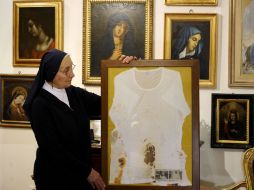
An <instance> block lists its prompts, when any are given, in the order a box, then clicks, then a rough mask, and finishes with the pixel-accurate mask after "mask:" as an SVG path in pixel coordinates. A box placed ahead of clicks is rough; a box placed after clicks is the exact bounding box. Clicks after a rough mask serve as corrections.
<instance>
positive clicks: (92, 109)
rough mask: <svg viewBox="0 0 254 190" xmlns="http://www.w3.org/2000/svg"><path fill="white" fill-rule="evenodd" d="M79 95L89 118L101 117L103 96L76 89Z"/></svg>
mask: <svg viewBox="0 0 254 190" xmlns="http://www.w3.org/2000/svg"><path fill="white" fill-rule="evenodd" d="M76 90H77V93H78V95H79V97H80V99H81V102H82V103H83V105H84V107H85V108H86V111H87V114H88V115H89V116H100V115H101V96H99V95H97V94H94V93H91V92H88V91H87V90H85V89H82V88H79V87H76Z"/></svg>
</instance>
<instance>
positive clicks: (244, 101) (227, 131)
mask: <svg viewBox="0 0 254 190" xmlns="http://www.w3.org/2000/svg"><path fill="white" fill-rule="evenodd" d="M253 100H254V96H253V95H251V94H221V93H214V94H212V125H211V147H212V148H235V149H236V148H239V149H248V148H251V147H253V142H254V138H253V134H254V130H253V119H252V115H253V109H252V105H253Z"/></svg>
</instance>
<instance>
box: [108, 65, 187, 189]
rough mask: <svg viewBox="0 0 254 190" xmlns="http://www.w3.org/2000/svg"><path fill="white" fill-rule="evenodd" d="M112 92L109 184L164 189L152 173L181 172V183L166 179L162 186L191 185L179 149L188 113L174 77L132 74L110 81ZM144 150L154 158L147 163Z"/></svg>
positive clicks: (132, 71) (144, 72) (169, 73)
mask: <svg viewBox="0 0 254 190" xmlns="http://www.w3.org/2000/svg"><path fill="white" fill-rule="evenodd" d="M114 87H115V91H114V93H115V94H114V98H113V104H112V107H111V108H110V111H109V115H110V118H111V120H112V121H113V123H114V125H115V129H114V130H113V131H112V134H111V162H110V183H113V184H114V183H119V181H118V182H116V178H119V177H120V183H121V184H137V183H157V184H163V183H161V182H158V181H157V180H156V179H155V176H156V171H158V172H160V171H162V170H163V171H164V170H167V171H171V173H172V171H178V172H180V173H181V174H180V176H181V179H179V178H177V180H176V179H171V178H170V176H168V181H167V182H166V183H178V185H190V181H189V180H188V178H187V176H186V171H185V162H186V159H185V153H184V152H183V150H182V145H181V142H182V125H183V122H184V119H185V117H186V116H187V115H188V114H189V113H190V110H189V107H188V105H187V103H186V101H185V97H184V94H183V88H182V80H181V77H180V74H179V72H177V71H173V70H169V69H165V68H163V67H159V68H156V69H152V70H139V69H137V68H132V69H129V70H127V71H124V72H122V73H120V74H118V75H117V76H116V77H115V79H114ZM147 147H150V148H147ZM149 150H150V153H151V154H152V155H153V156H151V154H150V157H149V156H148V157H147V155H146V153H147V152H149ZM119 158H124V160H125V163H124V166H121V167H120V166H119ZM146 158H148V161H147V159H146ZM149 158H150V161H149ZM145 160H146V161H145Z"/></svg>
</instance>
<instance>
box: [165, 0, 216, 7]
mask: <svg viewBox="0 0 254 190" xmlns="http://www.w3.org/2000/svg"><path fill="white" fill-rule="evenodd" d="M165 4H166V5H183V6H195V5H198V6H216V5H217V4H218V0H165Z"/></svg>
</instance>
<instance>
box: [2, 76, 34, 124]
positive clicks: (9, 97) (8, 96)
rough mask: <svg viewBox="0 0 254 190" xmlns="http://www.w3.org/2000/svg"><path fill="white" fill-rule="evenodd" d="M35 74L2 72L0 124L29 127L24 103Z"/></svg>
mask: <svg viewBox="0 0 254 190" xmlns="http://www.w3.org/2000/svg"><path fill="white" fill-rule="evenodd" d="M34 78H35V76H34V75H23V74H17V75H8V74H0V89H1V93H0V100H1V103H0V109H1V111H0V126H4V127H29V126H30V122H29V120H28V117H27V115H26V113H25V110H24V109H23V104H24V102H25V100H26V98H27V94H28V92H29V90H30V88H31V86H32V83H33V81H34Z"/></svg>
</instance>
